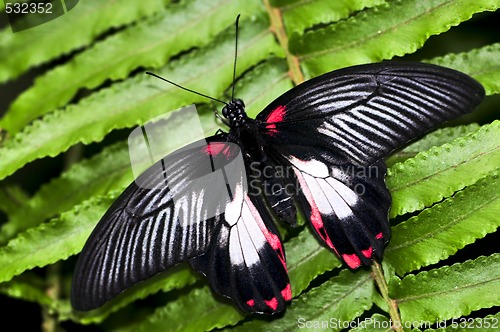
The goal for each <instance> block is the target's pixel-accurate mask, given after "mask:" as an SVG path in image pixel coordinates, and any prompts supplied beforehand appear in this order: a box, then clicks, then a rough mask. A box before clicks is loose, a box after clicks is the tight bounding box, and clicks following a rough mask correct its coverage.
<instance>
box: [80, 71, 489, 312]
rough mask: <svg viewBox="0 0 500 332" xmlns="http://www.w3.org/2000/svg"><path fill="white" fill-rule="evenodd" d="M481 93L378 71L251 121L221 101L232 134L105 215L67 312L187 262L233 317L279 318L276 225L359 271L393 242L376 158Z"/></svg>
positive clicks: (299, 90)
mask: <svg viewBox="0 0 500 332" xmlns="http://www.w3.org/2000/svg"><path fill="white" fill-rule="evenodd" d="M483 96H484V90H483V88H482V86H481V85H480V84H479V83H477V82H476V81H475V80H473V79H472V78H470V77H469V76H467V75H465V74H462V73H460V72H457V71H454V70H451V69H447V68H443V67H438V66H434V65H428V64H421V63H397V62H385V63H378V64H369V65H361V66H355V67H350V68H345V69H341V70H337V71H333V72H330V73H327V74H325V75H322V76H320V77H317V78H314V79H311V80H309V81H307V82H305V83H303V84H300V85H298V86H296V87H294V88H293V89H291V90H290V91H288V92H286V93H285V94H283V95H282V96H280V97H279V98H277V99H276V100H275V101H273V102H272V103H271V104H270V105H269V106H267V107H266V108H265V109H264V110H263V111H262V112H261V113H260V114H259V115H258V116H257V117H256V119H251V118H248V117H247V115H246V113H245V106H244V103H243V101H241V100H239V99H235V100H233V101H231V102H229V103H228V104H227V105H226V106H225V107H224V108H223V110H222V115H223V116H224V117H225V119H226V121H227V123H228V125H229V127H230V131H229V132H228V133H218V134H216V135H214V136H211V137H208V138H206V140H203V141H200V142H196V143H193V144H191V145H189V146H187V147H186V148H183V149H181V150H179V151H177V152H175V153H173V154H170V155H168V156H166V157H165V158H163V159H162V160H160V161H159V162H158V163H156V164H155V165H154V166H152V167H151V168H149V169H148V170H147V171H146V172H145V173H143V174H142V175H141V176H140V177H139V178H138V179H137V180H136V182H134V183H132V184H131V185H130V186H129V187H128V188H127V189H126V190H125V191H124V192H123V193H122V195H121V196H120V197H119V198H118V199H117V200H116V202H115V203H114V204H113V205H112V206H111V208H110V209H109V210H108V211H107V212H106V214H105V215H104V216H103V217H102V219H101V221H100V222H99V224H98V225H97V227H96V228H95V230H94V231H93V233H92V235H91V236H90V238H89V239H88V241H87V243H86V245H85V247H84V249H83V251H82V253H81V255H80V257H79V260H78V263H77V267H76V271H75V274H74V279H73V286H72V296H71V300H72V304H73V307H74V308H75V309H77V310H90V309H94V308H97V307H99V306H101V305H102V304H104V303H105V302H106V301H108V300H109V299H111V298H113V297H115V296H116V295H118V294H119V293H121V292H122V291H124V290H125V289H127V288H129V287H131V286H132V285H134V284H136V283H138V282H140V281H142V280H145V279H148V278H149V277H151V276H152V275H154V274H157V273H159V272H162V271H165V270H167V269H169V268H170V267H172V266H174V265H175V264H177V263H180V262H184V261H187V262H189V263H190V264H191V266H192V267H193V268H194V269H195V270H197V271H199V272H201V273H202V274H204V275H205V276H207V278H208V280H209V281H210V284H211V286H212V288H213V289H214V290H215V291H216V292H217V293H219V294H222V295H224V296H226V297H228V298H230V299H232V300H233V301H234V302H235V303H236V304H237V305H238V307H239V308H241V309H242V310H243V311H246V312H256V313H266V314H273V313H276V312H280V311H283V310H284V309H285V303H286V302H287V301H289V300H290V299H291V297H292V292H291V287H290V283H289V279H288V274H287V268H286V260H285V252H284V250H283V245H282V242H281V240H280V236H279V234H278V232H277V230H276V228H275V226H274V224H273V215H274V216H277V217H278V218H279V219H281V220H282V221H283V222H285V223H288V224H290V225H294V224H295V220H296V207H295V206H296V205H298V206H299V207H300V208H301V209H302V210H303V211H304V212H305V215H306V217H307V218H308V219H309V221H310V223H311V225H312V227H313V229H314V230H315V231H316V233H317V235H318V236H319V238H320V239H321V240H323V241H324V242H325V243H326V245H327V246H328V247H330V248H332V249H333V250H334V251H335V252H336V253H337V254H338V255H339V256H340V257H341V258H342V259H343V261H344V262H346V264H347V265H348V266H349V267H350V268H352V269H356V268H358V267H359V266H361V265H369V264H370V263H371V261H372V259H374V258H381V257H382V253H383V249H384V245H385V244H386V243H387V242H388V241H389V238H390V227H389V223H388V211H389V208H390V205H391V196H390V193H389V191H388V189H387V187H386V185H385V182H384V176H385V173H386V168H385V165H384V162H383V160H382V158H384V157H386V156H388V155H389V154H390V153H391V152H392V151H394V150H396V149H399V148H401V147H402V146H404V145H405V144H407V143H408V142H410V141H412V140H414V139H416V138H417V137H419V136H421V135H423V134H424V133H426V132H428V131H429V130H431V129H433V128H435V127H436V126H438V125H440V124H442V123H443V122H445V121H448V120H451V119H455V118H458V117H459V116H461V115H462V114H464V113H467V112H469V111H471V110H473V108H474V107H475V106H476V105H477V104H479V103H480V101H481V100H482V98H483Z"/></svg>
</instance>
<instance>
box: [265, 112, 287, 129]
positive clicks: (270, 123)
mask: <svg viewBox="0 0 500 332" xmlns="http://www.w3.org/2000/svg"><path fill="white" fill-rule="evenodd" d="M285 110H286V107H285V106H281V105H280V106H278V107H276V108H275V109H274V110H273V111H272V112H271V113H269V115H268V116H267V118H266V123H267V124H266V128H267V129H268V130H269V131H270V132H271V135H273V134H275V133H276V132H277V130H276V123H277V122H281V121H283V119H284V117H285Z"/></svg>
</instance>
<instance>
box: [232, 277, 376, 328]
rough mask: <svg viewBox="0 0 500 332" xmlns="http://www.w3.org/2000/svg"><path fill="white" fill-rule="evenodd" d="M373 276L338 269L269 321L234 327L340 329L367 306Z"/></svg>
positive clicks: (372, 291)
mask: <svg viewBox="0 0 500 332" xmlns="http://www.w3.org/2000/svg"><path fill="white" fill-rule="evenodd" d="M373 294H374V286H373V279H372V277H371V275H370V273H368V272H367V271H363V270H359V271H356V272H351V271H349V270H344V271H342V272H341V273H340V274H339V276H338V277H334V278H331V279H329V280H328V281H327V282H325V283H324V284H322V285H321V286H319V287H317V288H313V289H311V290H310V291H308V292H307V293H305V294H303V295H301V296H300V297H299V298H298V299H296V300H294V301H293V302H292V304H291V305H290V306H289V307H288V308H287V313H286V315H285V316H283V317H282V318H280V319H274V320H272V321H270V322H269V321H266V320H258V319H254V320H252V321H251V322H249V323H246V324H243V325H242V326H240V327H238V328H236V329H235V330H237V331H257V330H263V329H265V330H275V331H291V330H295V329H297V327H298V328H308V329H311V328H312V329H318V330H320V329H328V330H330V331H340V330H342V329H345V328H348V327H351V325H349V323H350V322H351V321H352V320H353V319H354V318H356V317H359V316H361V314H362V313H363V312H364V311H365V310H368V309H370V308H371V306H372V303H373V299H372V297H373Z"/></svg>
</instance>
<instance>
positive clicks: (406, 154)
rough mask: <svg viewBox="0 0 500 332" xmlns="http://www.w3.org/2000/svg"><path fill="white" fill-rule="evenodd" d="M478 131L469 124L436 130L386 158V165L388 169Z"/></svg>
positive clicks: (473, 125) (476, 126) (476, 125)
mask: <svg viewBox="0 0 500 332" xmlns="http://www.w3.org/2000/svg"><path fill="white" fill-rule="evenodd" d="M478 129H479V125H478V124H476V123H471V124H469V125H464V126H458V127H445V128H440V129H437V130H435V131H433V132H432V133H430V134H427V135H426V136H424V137H422V138H421V139H420V140H418V141H416V142H414V143H411V144H410V145H408V146H407V147H405V148H403V149H401V150H400V151H398V152H396V153H394V154H392V155H391V156H390V157H389V158H387V160H386V164H387V166H389V167H390V166H393V165H394V164H396V163H398V162H403V161H405V160H406V159H408V158H412V157H415V156H416V155H417V154H418V153H419V152H422V151H425V150H429V149H430V148H432V147H433V146H439V145H443V144H445V143H450V142H451V141H453V140H454V139H457V138H459V137H463V136H465V135H467V134H470V133H473V132H475V131H477V130H478Z"/></svg>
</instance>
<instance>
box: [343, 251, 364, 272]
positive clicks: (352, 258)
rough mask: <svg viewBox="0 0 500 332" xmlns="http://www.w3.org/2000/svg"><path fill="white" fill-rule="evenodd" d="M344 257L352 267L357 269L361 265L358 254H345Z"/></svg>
mask: <svg viewBox="0 0 500 332" xmlns="http://www.w3.org/2000/svg"><path fill="white" fill-rule="evenodd" d="M342 258H343V259H344V261H345V262H346V263H347V265H349V267H350V268H351V269H356V268H358V267H359V266H360V265H361V260H360V259H359V257H358V256H356V254H350V255H348V254H343V255H342Z"/></svg>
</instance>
